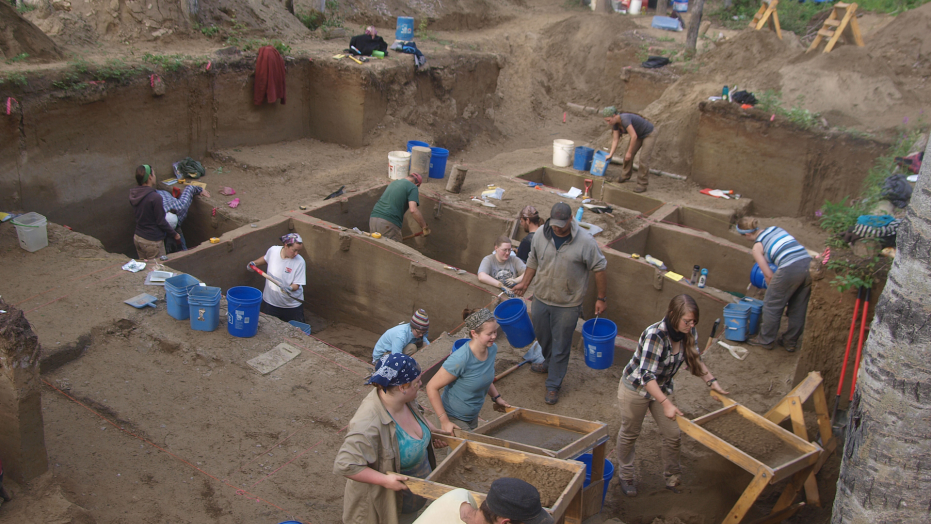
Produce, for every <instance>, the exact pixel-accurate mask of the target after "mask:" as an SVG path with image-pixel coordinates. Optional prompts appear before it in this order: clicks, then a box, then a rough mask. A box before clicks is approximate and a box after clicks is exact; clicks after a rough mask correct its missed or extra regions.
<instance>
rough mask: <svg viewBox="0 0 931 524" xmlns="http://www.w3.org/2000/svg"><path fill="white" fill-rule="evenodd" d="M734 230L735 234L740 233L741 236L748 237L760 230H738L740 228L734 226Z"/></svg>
mask: <svg viewBox="0 0 931 524" xmlns="http://www.w3.org/2000/svg"><path fill="white" fill-rule="evenodd" d="M734 229H736V230H737V232H738V233H740V234H741V235H749V234H750V233H753V232H754V231H759V229H760V228H758V227H755V228H753V229H740V227H738V226H734Z"/></svg>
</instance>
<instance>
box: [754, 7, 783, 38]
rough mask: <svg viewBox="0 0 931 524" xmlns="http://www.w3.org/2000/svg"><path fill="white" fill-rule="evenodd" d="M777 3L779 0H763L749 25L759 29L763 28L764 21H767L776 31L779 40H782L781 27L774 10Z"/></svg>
mask: <svg viewBox="0 0 931 524" xmlns="http://www.w3.org/2000/svg"><path fill="white" fill-rule="evenodd" d="M777 5H779V0H769V1H767V0H763V4H762V5H761V6H760V10H759V11H757V12H756V14H755V15H753V21H751V22H750V27H752V28H753V29H756V30H757V31H759V30H760V29H763V26H764V25H766V22H769V27H770V28H771V29H772V30H773V31H775V32H776V36H778V37H779V40H782V28H780V27H779V14H778V13H777V12H776V6H777Z"/></svg>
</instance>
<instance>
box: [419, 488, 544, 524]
mask: <svg viewBox="0 0 931 524" xmlns="http://www.w3.org/2000/svg"><path fill="white" fill-rule="evenodd" d="M553 522H554V520H553V516H552V515H550V514H549V513H548V512H547V511H546V510H545V509H543V506H542V505H541V504H540V492H539V491H537V488H535V487H534V486H533V485H532V484H529V483H527V482H525V481H523V480H520V479H516V478H510V477H504V478H500V479H498V480H496V481H494V482H492V483H491V487H490V488H488V496H487V497H486V498H485V501H484V502H482V505H481V506H479V505H478V504H476V503H475V499H474V498H472V495H471V494H470V493H469V492H468V491H466V490H464V489H454V490H452V491H450V492H448V493H446V494H444V495H442V496H441V497H439V498H438V499H436V500H435V501H433V503H432V504H430V506H429V507H427V509H426V510H424V512H423V513H421V515H420V517H419V518H418V519H417V520H415V521H414V524H553Z"/></svg>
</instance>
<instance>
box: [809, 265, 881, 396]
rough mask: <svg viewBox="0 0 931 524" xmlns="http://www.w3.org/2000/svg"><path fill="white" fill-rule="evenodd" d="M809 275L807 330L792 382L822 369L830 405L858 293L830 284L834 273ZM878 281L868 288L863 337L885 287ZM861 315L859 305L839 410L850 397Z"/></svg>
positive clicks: (866, 332) (867, 333)
mask: <svg viewBox="0 0 931 524" xmlns="http://www.w3.org/2000/svg"><path fill="white" fill-rule="evenodd" d="M812 275H813V280H812V286H811V298H810V299H809V301H808V314H807V316H806V317H805V326H806V329H805V332H804V333H803V334H802V354H801V355H800V356H799V360H798V367H797V368H796V370H795V380H794V383H797V382H798V381H799V380H801V379H802V378H804V377H805V375H806V374H808V372H809V371H819V372H821V376H822V377H823V378H824V394H825V396H826V397H827V398H828V406H829V407H833V405H834V399H835V397H836V395H837V383H838V380H839V379H840V372H841V367H842V366H843V363H844V352H845V349H846V347H847V336H848V335H849V333H850V320H851V318H852V317H853V308H854V306H855V304H856V301H857V292H856V290H850V291H847V292H846V293H840V292H839V291H838V290H837V287H836V286H834V285H832V284H831V280H833V279H834V274H833V273H830V272H827V271H825V272H824V273H822V274H821V275H818V274H817V273H814V272H813V273H812ZM878 280H880V281H881V282H878V283H876V284H875V285H874V286H873V289H872V290H871V291H870V297H871V298H870V306H869V311H868V312H867V317H866V331H865V332H864V337H869V333H870V331H869V330H870V325H871V324H872V323H873V313H874V310H875V308H876V302H877V301H878V300H879V296H880V295H881V294H882V291H883V288H885V280H886V279H885V278H881V279H878ZM862 318H863V305H862V304H861V305H860V309H859V311H858V312H857V326H856V328H855V330H854V334H853V339H852V341H851V344H850V353H851V354H850V355H849V356H848V358H847V372H846V375H845V377H844V387H843V388H842V390H841V401H840V409H846V407H847V403H848V402H847V399H848V398H850V383H851V379H852V377H853V363H854V360H855V359H856V353H857V344H858V342H859V334H860V321H861V320H862Z"/></svg>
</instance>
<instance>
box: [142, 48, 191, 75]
mask: <svg viewBox="0 0 931 524" xmlns="http://www.w3.org/2000/svg"><path fill="white" fill-rule="evenodd" d="M187 59H189V57H187V56H185V55H181V54H174V55H155V54H152V53H146V54H144V55H142V61H143V62H145V63H147V64H152V65H154V66H157V67H160V68H162V69H163V70H165V71H169V72H175V71H177V70H179V69H181V68H182V67H184V61H185V60H187Z"/></svg>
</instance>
